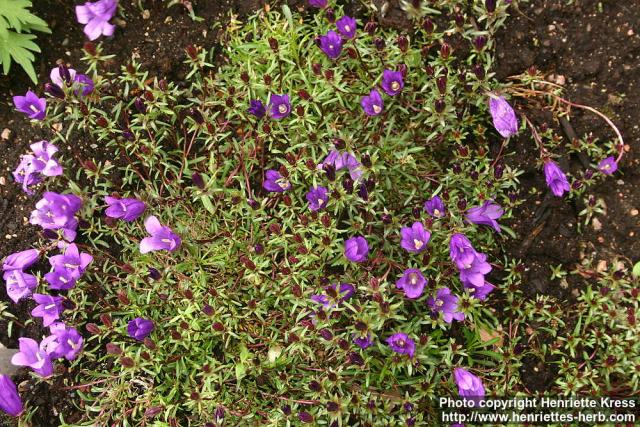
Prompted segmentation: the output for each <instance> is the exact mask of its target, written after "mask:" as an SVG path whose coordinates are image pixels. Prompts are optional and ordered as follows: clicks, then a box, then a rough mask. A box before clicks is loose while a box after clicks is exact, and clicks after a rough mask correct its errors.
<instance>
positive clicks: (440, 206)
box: [424, 196, 447, 218]
mask: <svg viewBox="0 0 640 427" xmlns="http://www.w3.org/2000/svg"><path fill="white" fill-rule="evenodd" d="M424 210H425V212H427V213H428V214H429V215H431V216H432V217H434V218H442V217H444V216H445V214H446V212H447V209H446V207H445V206H444V202H443V201H442V199H441V198H440V197H439V196H433V197H432V198H430V199H429V200H427V201H426V202H424Z"/></svg>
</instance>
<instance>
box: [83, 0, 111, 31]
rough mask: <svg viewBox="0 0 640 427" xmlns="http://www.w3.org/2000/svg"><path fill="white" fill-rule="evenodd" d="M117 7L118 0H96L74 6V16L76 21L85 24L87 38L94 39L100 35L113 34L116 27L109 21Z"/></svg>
mask: <svg viewBox="0 0 640 427" xmlns="http://www.w3.org/2000/svg"><path fill="white" fill-rule="evenodd" d="M117 7H118V0H98V1H95V2H86V3H85V4H83V5H78V6H76V18H77V19H78V23H80V24H85V26H84V33H85V35H86V36H87V37H88V38H89V40H95V39H97V38H98V37H100V36H101V35H105V36H112V35H113V32H114V31H115V28H116V27H115V25H113V24H110V23H109V21H110V20H111V18H113V16H114V15H115V13H116V9H117Z"/></svg>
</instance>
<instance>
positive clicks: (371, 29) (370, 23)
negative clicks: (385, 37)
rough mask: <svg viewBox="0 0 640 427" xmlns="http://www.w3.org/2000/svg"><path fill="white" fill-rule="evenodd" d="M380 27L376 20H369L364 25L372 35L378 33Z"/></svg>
mask: <svg viewBox="0 0 640 427" xmlns="http://www.w3.org/2000/svg"><path fill="white" fill-rule="evenodd" d="M377 29H378V23H377V22H374V21H368V22H367V23H366V24H365V25H364V30H365V31H366V32H367V33H368V34H369V35H370V36H373V35H374V34H375V33H376V30H377Z"/></svg>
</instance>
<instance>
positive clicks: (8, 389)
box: [0, 375, 24, 417]
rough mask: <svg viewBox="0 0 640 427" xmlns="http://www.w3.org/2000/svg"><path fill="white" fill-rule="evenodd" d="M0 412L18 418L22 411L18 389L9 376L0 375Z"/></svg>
mask: <svg viewBox="0 0 640 427" xmlns="http://www.w3.org/2000/svg"><path fill="white" fill-rule="evenodd" d="M0 410H2V411H3V412H5V413H6V414H7V415H10V416H12V417H19V416H20V415H22V412H23V411H24V407H23V406H22V399H21V398H20V395H19V394H18V388H17V387H16V384H15V383H14V382H13V381H12V380H11V377H10V376H9V375H0Z"/></svg>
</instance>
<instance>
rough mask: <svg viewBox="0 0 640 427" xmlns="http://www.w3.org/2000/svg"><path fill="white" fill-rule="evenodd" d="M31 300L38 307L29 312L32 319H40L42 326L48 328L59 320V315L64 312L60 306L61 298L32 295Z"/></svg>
mask: <svg viewBox="0 0 640 427" xmlns="http://www.w3.org/2000/svg"><path fill="white" fill-rule="evenodd" d="M33 299H34V301H35V302H37V303H38V305H37V306H36V307H35V308H34V309H33V310H31V315H32V316H34V317H42V323H43V325H44V326H49V325H50V324H52V323H53V322H55V321H56V320H58V319H59V318H60V313H62V312H63V311H64V307H63V306H62V301H63V299H64V298H62V297H53V296H51V295H43V294H33Z"/></svg>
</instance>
